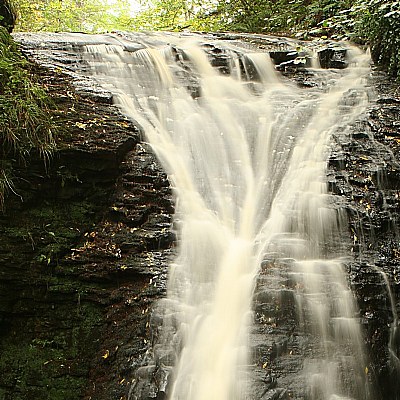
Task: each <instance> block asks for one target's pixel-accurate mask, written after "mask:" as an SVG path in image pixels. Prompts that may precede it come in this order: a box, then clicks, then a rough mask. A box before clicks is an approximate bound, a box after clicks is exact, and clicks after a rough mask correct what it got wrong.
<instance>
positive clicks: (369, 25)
mask: <svg viewBox="0 0 400 400" xmlns="http://www.w3.org/2000/svg"><path fill="white" fill-rule="evenodd" d="M366 6H367V7H366V12H364V13H362V14H361V15H360V24H359V31H360V34H361V35H363V36H364V37H365V38H367V40H368V42H369V43H370V44H371V52H372V56H373V58H374V60H376V61H377V62H378V63H380V64H382V65H384V66H386V67H387V69H388V72H389V73H390V74H392V75H394V76H397V78H398V79H400V1H383V0H370V1H368V2H366Z"/></svg>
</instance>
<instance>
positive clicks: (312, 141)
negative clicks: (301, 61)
mask: <svg viewBox="0 0 400 400" xmlns="http://www.w3.org/2000/svg"><path fill="white" fill-rule="evenodd" d="M207 46H216V47H217V48H223V52H224V54H225V56H226V58H227V59H228V60H229V62H228V63H227V65H228V71H226V70H225V71H223V72H221V70H219V69H218V68H215V67H213V66H212V59H211V58H210V56H209V54H207V51H206V50H207ZM85 59H86V60H87V61H88V63H89V64H90V67H91V73H92V74H94V75H95V76H96V78H97V79H98V80H99V81H100V82H101V83H102V85H103V86H104V87H106V88H107V89H109V90H111V91H112V92H113V93H114V95H115V101H116V102H117V104H119V105H120V107H121V109H122V111H123V113H125V114H126V115H127V116H129V117H131V118H132V119H134V120H135V121H136V122H137V123H139V124H140V126H141V127H142V129H143V132H144V133H145V138H146V141H148V142H149V143H150V145H151V147H152V148H153V150H154V151H155V153H156V154H157V156H158V158H159V159H160V161H161V163H162V165H163V167H164V168H165V171H166V172H167V174H168V177H169V180H170V183H171V186H172V188H173V190H174V193H175V196H176V213H175V229H176V232H177V237H178V241H177V243H178V247H177V252H176V257H175V259H174V260H173V263H172V264H171V267H170V272H169V280H168V295H167V298H166V299H164V300H162V301H161V302H160V303H159V304H158V306H157V311H155V312H157V313H158V314H161V315H162V316H163V318H162V324H161V325H160V326H157V327H154V331H155V338H154V343H153V348H152V350H151V354H152V355H151V359H152V363H153V364H154V365H158V366H162V368H163V370H164V371H165V376H166V378H165V380H164V384H163V387H161V388H160V391H165V392H167V394H168V398H169V399H171V400H243V399H251V398H254V395H252V389H251V388H252V385H253V383H252V378H251V375H252V374H251V371H252V369H253V368H254V365H253V364H254V363H255V362H257V361H255V360H254V359H253V358H252V352H251V351H250V346H249V341H250V340H251V339H250V338H251V334H252V324H253V319H254V315H253V306H252V304H253V294H254V292H255V290H256V286H257V291H260V290H266V291H268V290H272V289H273V281H274V279H277V278H278V276H279V274H280V272H279V269H280V268H279V265H283V264H285V265H286V268H287V269H288V271H287V273H288V276H289V277H290V280H291V285H292V286H291V287H292V289H291V291H292V293H293V296H294V297H295V298H296V300H297V301H296V303H297V305H298V311H297V312H298V320H299V321H301V323H302V328H303V330H304V332H305V333H306V334H307V335H309V336H310V337H312V338H313V339H312V346H313V348H314V351H313V352H312V354H311V355H310V356H308V357H306V359H305V362H304V371H303V373H302V376H303V377H304V392H305V394H306V396H307V398H308V399H312V400H320V399H321V400H322V399H327V400H328V399H330V400H333V399H360V400H361V399H366V398H369V388H368V385H367V382H366V372H365V369H366V365H367V364H366V359H365V352H364V349H363V340H362V333H361V330H360V326H359V321H358V318H357V307H356V306H355V302H354V298H353V294H352V293H351V291H350V290H349V288H348V284H347V280H346V274H345V272H344V266H343V261H342V259H343V257H344V256H345V255H346V254H345V252H344V250H343V247H346V246H342V245H341V244H340V243H341V242H342V241H341V237H346V235H347V234H346V229H347V227H346V218H345V213H344V212H343V210H341V209H340V207H338V206H336V205H335V201H334V198H333V196H331V195H330V194H328V193H327V184H326V168H327V159H328V156H329V149H330V143H331V140H332V137H333V135H336V136H340V135H341V134H345V131H346V129H348V126H349V125H351V124H352V123H353V122H354V121H355V120H356V119H357V118H358V117H359V116H360V115H361V114H362V113H363V111H364V110H365V107H366V105H367V104H368V96H367V91H368V89H367V88H366V85H365V76H366V75H367V74H368V72H369V58H368V56H367V55H365V54H363V53H362V52H361V51H359V50H356V49H349V50H348V63H349V66H348V68H347V69H345V70H340V71H339V70H333V71H325V70H319V71H316V72H315V73H316V75H317V76H318V78H317V82H318V84H317V85H315V86H314V87H311V88H308V89H300V88H299V87H297V86H296V85H295V84H294V83H293V82H291V81H290V80H288V79H285V78H283V77H282V76H279V74H278V73H277V72H276V71H275V69H274V66H273V63H272V61H271V59H270V58H269V56H268V54H267V53H262V52H256V51H255V50H254V49H252V48H245V47H240V46H237V45H234V44H231V45H227V44H226V43H224V44H221V43H217V42H214V43H211V44H210V43H208V42H205V41H204V40H203V39H201V38H199V37H179V36H178V35H170V36H168V37H157V36H154V37H153V41H152V43H149V44H147V45H146V46H145V47H143V48H141V49H139V50H137V49H135V51H129V48H128V47H127V46H126V43H125V44H124V43H122V42H121V43H118V42H117V40H115V41H114V42H113V43H108V44H91V45H87V46H86V55H85ZM249 71H251V73H250V72H249ZM261 265H270V266H272V265H273V266H275V268H272V267H271V270H274V271H278V272H268V275H269V276H268V278H267V279H264V280H261V279H260V266H261ZM261 281H262V282H261ZM268 285H270V289H268ZM260 287H261V289H260ZM144 368H146V366H145V367H144ZM150 370H151V371H154V369H150ZM150 370H149V371H150ZM161 386H162V385H161ZM140 387H141V386H140V384H138V382H136V384H135V385H133V387H132V391H131V399H141V398H144V397H142V396H143V394H141V389H140Z"/></svg>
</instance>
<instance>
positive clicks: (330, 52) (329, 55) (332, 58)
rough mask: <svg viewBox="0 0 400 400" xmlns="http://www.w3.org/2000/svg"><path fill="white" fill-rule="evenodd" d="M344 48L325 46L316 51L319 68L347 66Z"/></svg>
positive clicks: (341, 67)
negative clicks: (325, 47)
mask: <svg viewBox="0 0 400 400" xmlns="http://www.w3.org/2000/svg"><path fill="white" fill-rule="evenodd" d="M346 52H347V51H346V49H341V48H327V49H323V50H320V51H319V52H318V58H319V62H320V65H321V68H338V69H343V68H346V67H347V62H346Z"/></svg>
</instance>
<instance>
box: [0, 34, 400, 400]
mask: <svg viewBox="0 0 400 400" xmlns="http://www.w3.org/2000/svg"><path fill="white" fill-rule="evenodd" d="M222 36H224V35H222ZM223 38H224V39H225V40H231V41H236V40H239V39H242V38H238V36H237V35H231V36H229V35H225V36H224V37H223ZM245 39H246V40H247V41H248V43H249V45H251V46H254V45H257V46H260V47H261V48H265V49H268V50H270V51H271V52H272V51H273V50H274V51H275V53H273V54H271V57H272V58H273V59H274V60H275V62H276V65H277V67H278V69H279V70H281V71H282V73H283V74H284V75H286V76H287V77H289V78H290V79H293V80H294V81H295V82H296V83H297V84H298V85H299V86H302V87H307V86H313V85H315V84H316V83H315V82H314V80H313V74H312V73H310V72H308V71H307V69H306V68H304V67H306V66H307V65H309V63H310V60H305V61H304V54H303V53H302V50H301V49H300V50H298V49H297V50H296V49H293V48H292V49H288V42H287V41H286V40H284V39H274V38H271V39H270V40H265V38H264V37H250V36H249V37H247V38H245ZM39 43H40V40H39ZM84 43H86V42H84ZM37 44H38V40H37V39H35V38H34V37H33V38H32V41H31V42H30V41H29V40H27V41H26V42H25V46H26V48H25V51H26V52H27V54H29V56H30V57H34V58H35V59H37V60H38V61H39V62H40V63H41V64H44V65H45V66H46V68H44V67H36V71H35V73H36V74H38V76H39V79H40V80H41V81H42V82H43V83H44V84H46V85H47V86H48V89H49V91H50V93H51V95H52V97H53V98H54V102H55V106H56V107H57V109H58V110H59V111H57V116H56V123H57V125H58V129H59V131H60V132H62V133H61V134H59V136H60V137H59V149H58V151H57V152H56V154H55V155H54V157H53V160H52V162H51V164H49V166H48V168H47V169H46V168H44V166H43V163H42V161H40V160H38V159H37V160H36V159H35V158H34V159H32V161H31V163H30V164H29V165H28V166H21V167H20V171H19V173H18V179H17V180H16V182H17V184H16V193H17V194H18V195H11V196H10V198H9V201H8V204H7V208H6V211H5V213H4V214H3V215H1V216H0V220H1V228H0V238H1V242H2V246H1V249H0V288H1V291H0V352H1V361H0V370H1V371H2V374H1V375H0V398H4V399H12V400H19V399H21V400H22V399H27V398H30V399H44V400H45V399H49V400H57V399H63V400H68V399H71V400H72V399H74V400H76V399H80V398H82V399H93V400H94V399H96V400H110V399H118V400H121V399H128V397H129V391H130V387H131V382H132V380H133V379H134V373H135V368H136V367H137V366H139V365H140V364H141V360H142V358H143V357H144V354H145V352H146V350H147V349H148V347H149V341H150V340H151V336H152V333H151V332H150V324H149V316H150V313H151V309H152V306H153V304H154V301H155V300H156V299H158V298H159V297H161V296H163V295H164V294H165V283H166V272H167V264H168V260H169V258H170V257H171V256H172V254H173V243H174V233H173V230H172V214H173V201H172V195H171V190H170V188H169V184H168V180H167V177H166V175H165V174H164V173H163V172H162V170H161V168H160V166H159V164H158V162H157V161H156V159H155V157H154V155H153V154H152V152H151V150H150V149H149V148H148V147H147V146H146V145H144V144H143V143H141V134H140V133H139V131H138V129H137V128H136V127H135V125H134V123H133V122H132V121H129V120H126V119H125V118H123V117H122V116H121V115H120V114H119V112H118V110H117V109H116V108H115V107H114V106H112V105H111V102H112V101H111V96H110V94H109V93H108V92H106V91H103V90H102V89H101V88H99V86H98V85H96V84H95V83H94V82H93V81H91V80H87V79H86V78H82V77H79V76H78V75H76V74H75V72H74V71H73V68H69V67H68V65H71V64H73V63H75V62H80V61H79V59H77V58H76V53H75V52H73V51H71V47H70V44H68V43H63V42H62V41H61V42H60V43H56V44H53V45H52V47H51V54H52V56H51V57H50V58H51V60H50V61H49V59H48V58H46V56H44V55H43V52H45V50H44V48H45V47H46V46H45V44H44V45H43V48H42V47H40V48H39V49H36V50H38V51H36V50H35V49H34V48H33V47H32V46H37ZM242 46H245V44H242ZM138 48H140V46H139V45H138V46H136V47H134V48H132V49H131V51H136V50H137V49H138ZM208 51H209V54H210V57H212V58H213V59H214V64H215V66H216V67H217V68H219V69H220V70H221V71H222V72H223V71H225V70H226V65H227V64H226V57H225V55H224V54H222V53H221V52H220V51H219V49H218V48H216V47H210V48H209V49H208ZM177 56H178V55H177ZM324 57H325V58H324ZM322 58H323V60H322V62H325V63H326V65H325V66H326V67H343V66H345V65H344V64H343V63H344V62H345V61H344V59H343V53H342V50H341V49H340V47H338V48H337V51H333V50H331V48H328V49H327V50H326V53H323V55H322ZM303 61H304V62H303ZM335 62H338V63H342V64H341V65H336V64H332V63H335ZM323 66H324V65H323ZM375 75H377V76H375V77H374V80H372V81H371V82H375V83H374V85H375V86H376V92H377V101H373V102H372V105H371V107H370V109H369V112H368V115H367V118H366V119H365V120H363V121H360V122H359V123H358V124H357V126H355V128H354V130H353V131H352V134H351V136H349V137H348V138H347V140H346V141H344V142H343V141H342V139H341V142H340V143H338V145H337V146H336V147H335V149H334V151H333V153H332V155H331V158H330V170H329V177H328V179H329V186H330V190H331V191H332V192H333V193H335V194H337V195H338V196H340V197H341V198H342V202H343V204H344V205H345V207H346V209H347V210H348V214H349V218H350V226H349V232H348V238H349V254H352V255H353V257H352V258H351V260H349V262H348V264H346V265H347V268H348V270H349V277H350V283H351V285H352V287H353V288H354V290H355V293H356V295H357V299H358V303H359V306H360V318H361V320H362V322H363V326H364V328H365V341H366V343H367V347H368V348H369V349H370V355H369V356H370V363H369V364H368V366H366V374H368V376H369V377H370V379H371V381H373V380H375V381H376V382H377V383H378V385H377V386H378V387H379V388H380V390H381V393H377V394H376V399H381V398H382V399H388V400H397V399H399V397H398V396H399V394H398V393H400V389H399V388H398V386H396V384H397V385H398V381H399V380H397V381H396V377H395V375H394V374H393V369H392V367H391V365H390V363H389V355H388V342H389V336H390V330H389V328H390V325H391V324H392V323H393V310H392V307H391V305H390V301H389V300H388V287H387V284H386V283H385V281H384V280H383V279H382V272H383V273H385V274H386V276H387V278H388V280H389V283H390V287H391V290H392V292H393V294H394V298H395V303H396V304H395V305H396V307H397V310H400V304H399V298H400V289H399V287H400V286H399V285H400V284H399V275H398V274H399V273H400V272H399V271H400V267H399V254H400V249H399V241H398V236H397V228H398V218H399V217H398V213H399V193H400V178H399V176H400V175H399V174H400V172H399V171H400V169H399V146H400V140H399V137H400V136H399V126H400V125H399V124H400V122H399V121H400V115H399V104H400V97H399V92H398V91H396V86H394V85H393V84H392V83H390V82H389V81H388V80H387V78H385V77H384V76H378V75H379V74H375ZM71 80H73V81H74V82H75V84H74V86H72V85H71ZM193 95H194V96H199V93H198V92H197V90H196V85H195V83H193ZM20 196H22V198H23V199H24V201H23V202H21V199H20ZM350 251H351V253H350ZM288 268H289V266H285V265H274V263H272V262H266V263H265V264H264V265H263V266H262V268H261V271H260V278H259V288H258V289H259V290H257V292H256V295H255V299H254V307H255V317H256V324H255V326H254V330H253V333H252V351H253V354H254V356H255V363H256V368H255V374H256V380H257V384H256V385H255V387H254V395H255V397H256V398H257V399H263V400H267V399H269V400H272V399H274V400H276V399H289V398H298V399H300V398H302V397H301V396H303V394H304V393H303V390H304V388H303V387H302V382H301V381H300V380H299V381H298V382H296V381H293V376H295V377H296V376H300V375H301V373H302V372H301V369H302V366H303V357H304V354H305V353H307V352H311V348H305V347H306V346H310V344H309V342H307V340H305V339H306V338H305V337H303V336H302V335H301V334H299V329H298V320H297V315H296V312H295V304H294V303H295V301H294V290H295V288H294V286H293V282H291V281H290V279H289V278H288V275H287V273H286V272H285V271H287V269H288ZM274 269H279V271H280V272H279V273H278V274H275V273H274ZM272 275H273V276H279V277H280V278H279V279H277V280H275V281H274V282H273V284H272V285H271V282H270V283H269V284H268V285H269V287H270V290H268V291H266V290H264V289H263V284H264V283H265V282H266V281H268V280H270V276H272ZM396 340H397V342H395V343H397V344H396V345H397V346H399V339H398V338H397V339H396ZM154 379H157V376H155V377H154ZM154 388H157V386H155V385H154V382H152V383H151V384H149V390H148V391H147V392H148V393H149V395H148V398H162V393H161V392H160V393H157V390H156V389H154ZM150 389H151V390H150ZM153 389H154V390H153ZM157 396H158V397H157ZM143 400H147V399H143Z"/></svg>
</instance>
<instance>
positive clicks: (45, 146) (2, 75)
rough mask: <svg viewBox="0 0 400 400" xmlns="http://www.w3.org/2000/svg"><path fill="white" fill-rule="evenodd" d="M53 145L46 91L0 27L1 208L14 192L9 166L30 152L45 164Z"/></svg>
mask: <svg viewBox="0 0 400 400" xmlns="http://www.w3.org/2000/svg"><path fill="white" fill-rule="evenodd" d="M54 146H55V142H54V138H53V132H52V123H51V118H50V117H49V103H48V99H47V96H46V93H45V91H44V90H43V89H42V88H41V87H40V86H39V85H38V84H36V83H35V82H34V81H33V80H32V77H31V76H30V74H29V64H28V62H27V61H26V60H25V58H24V57H23V56H22V54H21V53H20V52H19V51H18V48H17V45H16V44H15V42H14V41H13V40H12V38H11V36H10V35H9V34H8V32H7V31H6V30H5V28H3V27H0V208H2V207H3V205H4V196H5V193H6V191H7V190H8V189H10V190H13V185H12V165H13V163H15V162H17V163H21V162H25V161H26V160H27V158H28V156H29V154H30V153H31V152H32V151H37V152H39V153H40V155H41V157H42V158H43V159H44V160H45V162H47V161H48V160H49V158H50V156H51V153H52V151H53V149H54Z"/></svg>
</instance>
